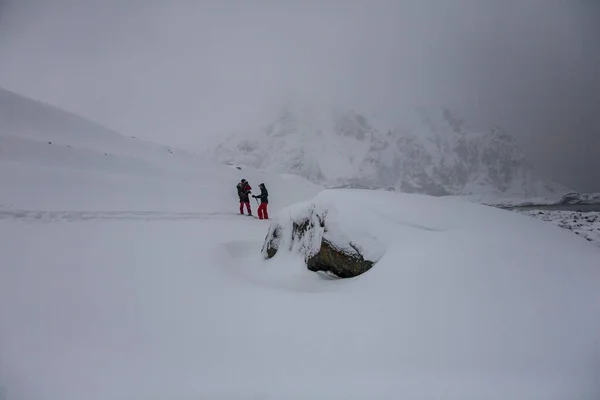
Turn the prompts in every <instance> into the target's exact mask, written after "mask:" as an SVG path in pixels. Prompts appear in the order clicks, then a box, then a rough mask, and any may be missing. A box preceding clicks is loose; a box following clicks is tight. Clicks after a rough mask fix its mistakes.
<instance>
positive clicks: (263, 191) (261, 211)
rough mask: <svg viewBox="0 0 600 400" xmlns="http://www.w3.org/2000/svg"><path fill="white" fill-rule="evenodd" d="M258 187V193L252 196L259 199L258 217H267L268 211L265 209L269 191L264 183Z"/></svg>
mask: <svg viewBox="0 0 600 400" xmlns="http://www.w3.org/2000/svg"><path fill="white" fill-rule="evenodd" d="M258 187H259V188H260V194H259V195H258V196H252V197H254V198H255V199H260V206H258V219H269V213H268V211H267V205H268V204H269V191H268V190H267V188H266V187H265V184H264V183H261V184H260V185H258Z"/></svg>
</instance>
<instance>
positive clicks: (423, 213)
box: [0, 102, 600, 400]
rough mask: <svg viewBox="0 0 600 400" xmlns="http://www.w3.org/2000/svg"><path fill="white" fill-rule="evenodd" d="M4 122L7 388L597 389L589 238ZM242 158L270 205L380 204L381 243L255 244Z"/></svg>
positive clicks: (72, 395)
mask: <svg viewBox="0 0 600 400" xmlns="http://www.w3.org/2000/svg"><path fill="white" fill-rule="evenodd" d="M26 103H27V104H26V106H27V107H31V108H30V111H28V112H29V113H30V114H27V113H25V112H24V113H23V115H24V116H23V118H25V119H29V120H36V118H38V117H39V116H38V115H37V114H36V113H37V111H36V110H37V108H36V106H35V105H34V104H31V103H29V102H26ZM36 104H37V103H36ZM53 113H58V114H59V115H61V116H62V117H61V118H62V120H63V121H67V122H68V121H70V120H71V116H70V115H69V114H64V113H62V112H61V111H59V110H56V109H53ZM11 115H14V114H11ZM11 115H9V117H10V116H11ZM3 118H4V119H3V120H4V121H5V120H6V114H4V115H3ZM11 118H12V117H11ZM40 118H41V117H40ZM56 118H57V119H59V120H60V119H61V118H59V117H58V116H57V117H56ZM12 124H13V125H12V127H11V128H10V129H7V128H6V127H7V124H5V125H0V140H2V143H0V149H2V150H1V153H0V187H2V191H1V192H0V203H2V204H4V206H3V208H2V209H0V394H1V395H3V396H4V398H5V399H6V400H13V399H19V400H21V399H27V400H38V399H43V400H59V399H60V400H80V399H87V400H100V399H102V400H105V399H114V400H118V399H128V400H137V399H140V400H141V399H144V400H146V399H151V398H152V399H188V398H189V399H191V398H264V399H268V398H273V399H275V398H351V397H359V398H377V399H397V398H436V399H481V398H485V399H505V398H511V399H541V398H544V399H549V398H556V399H563V398H596V397H598V395H600V387H599V386H598V384H597V382H598V379H597V377H598V375H597V374H598V367H597V366H598V364H597V360H598V355H599V354H600V343H599V342H598V340H597V338H598V337H600V321H599V319H598V316H599V315H600V290H599V289H600V268H599V267H598V266H600V250H599V249H598V248H596V247H595V246H593V245H591V244H589V243H588V242H587V241H586V240H584V239H582V238H578V237H577V236H576V235H573V234H570V233H569V232H567V231H565V230H563V229H561V228H559V227H555V226H553V225H551V224H545V223H543V222H540V221H536V220H534V219H532V218H529V217H527V216H523V215H519V214H517V213H512V212H510V211H504V210H498V209H494V208H491V207H484V206H480V205H475V204H470V203H468V202H464V201H459V200H455V199H450V198H434V197H429V196H421V195H406V194H404V195H401V194H394V193H385V192H370V191H365V192H363V191H344V190H337V191H326V192H321V190H320V188H319V187H318V186H315V185H311V184H309V183H307V182H306V181H305V180H303V179H301V178H298V177H296V176H290V175H284V176H278V175H273V174H269V173H264V172H260V171H252V170H246V169H244V170H242V171H239V170H237V169H235V168H229V167H226V166H223V165H221V164H218V163H213V162H211V161H207V160H204V159H201V158H197V157H194V156H193V155H191V154H187V153H184V152H176V151H174V150H173V154H171V153H170V152H169V151H168V150H167V149H166V148H164V147H162V146H157V145H153V144H150V143H144V142H141V141H139V140H134V139H130V138H124V137H122V136H118V135H115V134H114V133H111V132H108V131H103V130H101V128H98V130H97V131H92V128H91V127H89V128H88V125H86V124H85V123H83V122H82V124H83V125H82V126H81V127H80V128H78V129H80V131H75V130H71V128H69V127H68V124H65V125H64V126H61V125H60V123H58V122H56V124H55V125H51V124H48V123H47V124H46V125H44V124H42V125H39V126H37V128H36V129H31V130H30V132H29V134H28V135H27V136H21V135H17V134H15V132H16V129H19V127H18V124H16V123H15V122H14V121H13V122H12ZM44 126H48V127H49V128H50V127H52V130H51V129H48V130H44V129H43V127H44ZM88 129H89V130H88ZM93 132H96V133H93ZM103 132H104V133H103ZM88 134H89V136H86V135H88ZM69 138H74V139H73V140H72V141H71V140H70V139H69ZM86 138H88V139H89V141H88V140H86ZM47 142H52V144H48V143H47ZM69 146H71V147H69ZM104 153H106V154H107V155H106V156H105V155H104ZM241 174H243V176H244V177H246V178H248V179H249V180H250V183H251V184H252V183H259V181H265V183H267V185H268V186H269V189H270V192H271V194H272V197H273V204H272V215H274V216H275V215H278V214H280V213H284V214H285V212H286V211H285V210H286V206H288V205H291V204H293V203H295V202H297V201H308V202H314V201H319V202H321V201H323V200H326V203H327V204H331V203H333V204H339V205H342V206H340V209H342V208H343V210H345V212H347V213H349V214H350V215H351V216H357V220H359V221H362V222H361V224H363V225H364V226H365V228H368V229H366V230H365V231H366V232H374V233H377V232H380V230H378V229H377V226H369V224H373V222H374V221H376V219H375V218H371V216H374V215H378V216H379V217H378V218H380V219H381V218H385V219H386V221H387V224H386V226H385V227H386V233H390V234H389V235H388V236H387V237H386V238H385V239H386V240H385V243H386V244H388V245H389V246H387V248H386V253H385V255H384V258H382V259H381V260H380V262H379V263H378V264H377V265H376V266H375V267H374V268H373V269H372V270H371V271H369V272H368V273H367V274H364V275H362V276H360V277H358V278H356V279H352V280H344V281H341V280H331V279H326V278H323V277H321V276H320V275H318V274H314V273H311V272H309V271H307V270H306V268H305V267H304V266H303V265H302V264H301V262H300V260H299V259H298V258H296V257H293V256H291V255H290V256H288V257H285V256H282V257H279V256H278V257H276V258H274V259H272V260H269V261H268V262H265V261H263V260H262V259H261V255H260V249H261V246H262V243H263V240H264V237H265V234H266V233H267V230H268V226H269V222H268V221H258V220H255V219H250V218H248V217H242V216H238V215H235V212H236V209H237V204H236V198H235V192H232V191H231V189H232V183H233V184H235V182H236V181H237V179H239V177H240V175H241ZM319 193H320V194H319ZM315 195H317V197H314V196H315ZM382 216H383V217H382ZM358 217H359V218H358ZM354 227H355V229H361V228H360V224H354ZM361 232H363V231H362V230H361V231H360V232H359V233H361ZM3 400H4V399H3Z"/></svg>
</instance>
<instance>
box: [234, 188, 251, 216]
mask: <svg viewBox="0 0 600 400" xmlns="http://www.w3.org/2000/svg"><path fill="white" fill-rule="evenodd" d="M237 191H238V196H239V198H240V214H242V215H244V205H246V209H247V210H248V215H252V210H251V209H250V192H251V191H252V187H251V186H250V184H249V183H248V181H247V180H245V179H242V180H241V181H240V183H238V184H237Z"/></svg>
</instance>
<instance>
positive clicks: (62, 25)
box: [0, 0, 600, 191]
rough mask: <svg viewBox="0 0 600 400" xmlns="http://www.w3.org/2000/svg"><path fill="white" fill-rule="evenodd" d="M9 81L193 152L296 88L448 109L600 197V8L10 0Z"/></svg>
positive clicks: (1, 14)
mask: <svg viewBox="0 0 600 400" xmlns="http://www.w3.org/2000/svg"><path fill="white" fill-rule="evenodd" d="M0 59H1V62H0V86H1V87H4V88H6V89H9V90H14V91H16V92H18V93H21V94H24V95H27V96H30V97H33V98H36V99H40V100H43V101H47V102H49V103H52V104H54V105H57V106H60V107H62V108H65V109H67V110H70V111H73V112H75V113H78V114H80V115H83V116H85V117H88V118H90V119H92V120H95V121H97V122H100V123H102V124H104V125H106V126H108V127H111V128H113V129H115V130H117V131H120V132H122V133H124V134H129V135H136V136H138V137H143V138H147V139H149V140H153V141H157V142H162V143H169V144H172V145H176V146H181V147H187V148H199V147H201V146H202V144H203V143H204V141H206V140H208V139H207V138H209V137H213V138H214V137H215V136H216V135H221V134H224V133H230V132H233V131H243V130H246V129H251V127H254V126H257V125H258V124H262V123H265V122H268V121H267V118H268V115H269V114H268V113H269V111H271V110H272V109H273V107H275V106H277V105H278V104H281V102H282V101H283V100H284V99H286V98H288V96H290V94H292V93H293V94H295V95H297V96H299V97H300V98H302V99H303V101H307V102H311V103H316V104H322V103H331V104H336V105H340V106H347V107H353V108H355V109H357V110H358V111H362V112H365V113H366V114H369V115H370V114H376V115H378V116H379V118H381V119H382V120H384V121H388V123H390V124H393V123H394V117H395V114H396V113H395V110H398V109H399V108H401V107H404V106H406V105H411V104H428V105H443V106H447V107H449V108H451V109H453V110H455V112H456V113H457V114H458V115H460V116H461V117H463V118H465V119H466V120H467V121H469V122H470V124H471V125H473V126H474V127H486V126H488V125H490V124H500V125H502V126H504V127H505V128H506V129H507V130H508V131H510V132H511V133H513V134H514V135H516V136H517V137H518V138H519V140H520V141H521V143H522V144H523V146H524V148H525V150H526V151H527V152H528V153H529V155H530V158H531V160H532V161H533V162H534V163H535V165H536V166H537V167H538V168H539V169H540V171H541V172H543V174H544V175H545V176H546V177H551V178H554V179H557V180H560V181H562V182H564V183H566V184H568V185H570V186H572V187H574V188H575V189H579V190H597V191H600V156H598V155H599V154H600V123H599V122H598V114H599V112H600V73H598V70H599V68H598V64H599V62H600V2H597V1H595V0H581V1H579V0H578V1H576V0H573V1H569V2H558V1H552V0H539V1H538V0H522V1H502V0H497V1H488V0H452V1H447V0H430V1H427V2H426V1H422V0H415V1H400V0H391V1H387V0H373V1H365V0H321V1H316V0H315V1H312V0H311V1H309V0H305V1H294V0H289V1H275V0H272V1H267V0H253V1H245V0H220V1H219V0H216V1H198V2H192V1H184V0H175V1H155V0H143V1H142V0H129V1H116V0H107V1H97V0H71V1H68V0H56V1H43V0H39V1H32V0H20V1H14V0H0Z"/></svg>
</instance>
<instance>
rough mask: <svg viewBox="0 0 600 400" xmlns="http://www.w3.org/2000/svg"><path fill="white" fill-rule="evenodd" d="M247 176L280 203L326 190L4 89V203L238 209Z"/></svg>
mask: <svg viewBox="0 0 600 400" xmlns="http://www.w3.org/2000/svg"><path fill="white" fill-rule="evenodd" d="M241 178H246V179H248V180H249V181H250V183H251V184H252V185H253V186H254V187H255V189H258V183H260V182H261V181H264V182H265V183H266V184H267V186H268V187H269V188H270V190H271V191H272V203H273V204H272V205H273V207H276V208H277V207H280V206H283V205H285V204H287V203H289V202H290V201H294V200H297V198H296V195H297V192H295V191H294V188H295V187H299V188H300V189H299V190H304V189H306V190H308V192H309V193H315V192H316V191H317V190H319V189H320V187H319V186H317V185H314V184H312V183H310V182H308V181H306V180H304V179H302V178H300V177H297V176H292V177H289V176H279V175H277V174H269V173H264V172H259V171H255V170H254V169H252V168H247V169H243V170H238V169H236V168H235V167H234V166H224V165H222V164H220V163H217V162H215V161H213V160H210V159H207V158H206V157H200V156H197V155H194V154H192V153H189V152H186V151H183V150H179V149H174V148H170V147H168V146H163V145H158V144H154V143H150V142H146V141H143V140H140V139H136V138H132V137H126V136H123V135H121V134H119V133H116V132H114V131H112V130H109V129H107V128H104V127H102V126H100V125H98V124H96V123H93V122H91V121H88V120H85V119H84V118H81V117H79V116H77V115H75V114H72V113H69V112H67V111H64V110H61V109H58V108H56V107H53V106H51V105H48V104H44V103H41V102H38V101H34V100H31V99H28V98H26V97H23V96H20V95H18V94H15V93H12V92H9V91H6V90H2V89H0V182H2V184H3V190H2V191H1V192H0V209H19V208H20V209H32V210H90V209H92V210H95V209H98V210H104V211H108V210H116V211H123V210H137V211H142V210H143V211H146V210H148V211H169V210H182V209H184V210H186V211H202V210H206V209H212V210H213V211H214V210H215V209H216V210H220V211H223V212H233V211H235V210H236V207H237V206H236V203H237V194H236V190H235V185H236V183H237V182H239V180H240V179H241Z"/></svg>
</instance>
